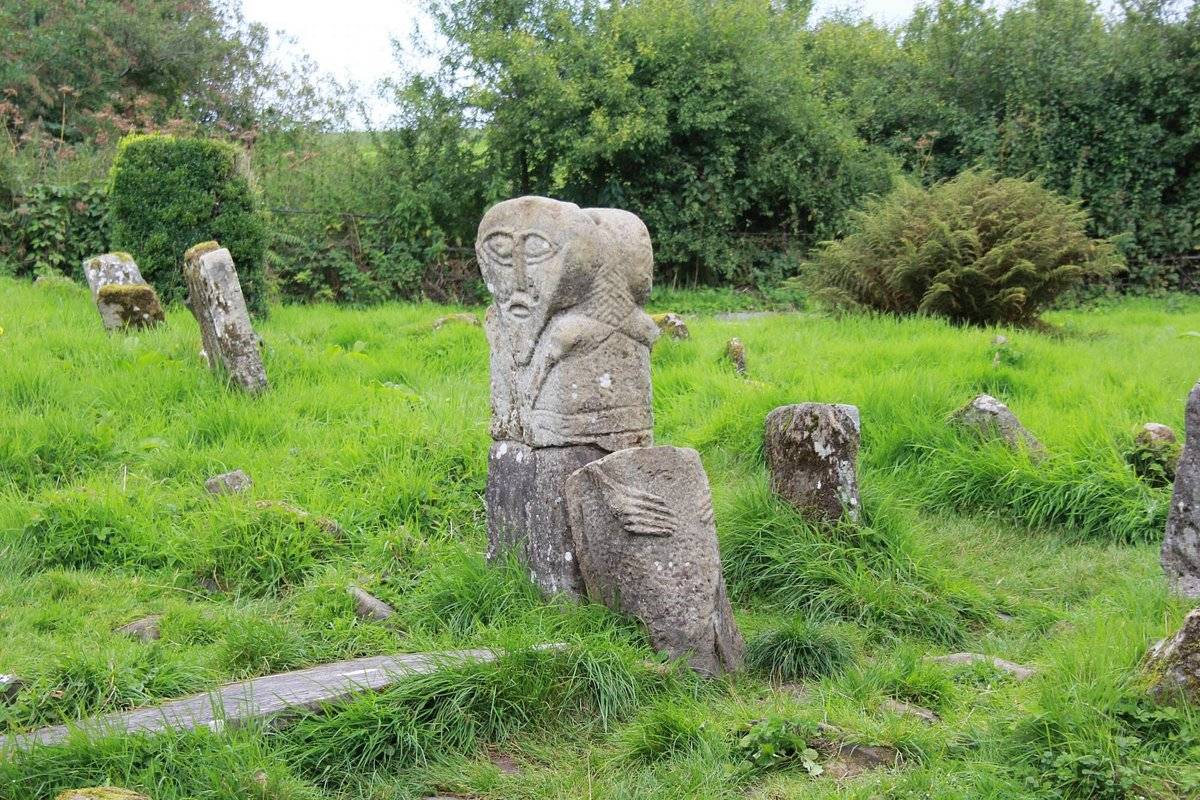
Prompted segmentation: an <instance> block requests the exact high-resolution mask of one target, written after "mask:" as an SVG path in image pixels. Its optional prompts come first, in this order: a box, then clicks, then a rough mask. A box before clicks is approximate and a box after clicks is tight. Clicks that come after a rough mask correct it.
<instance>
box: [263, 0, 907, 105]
mask: <svg viewBox="0 0 1200 800" xmlns="http://www.w3.org/2000/svg"><path fill="white" fill-rule="evenodd" d="M914 5H916V0H817V3H816V8H817V14H818V15H821V14H822V13H825V12H828V11H830V10H833V9H841V8H859V9H862V10H863V11H864V12H865V13H866V14H868V15H870V16H872V17H874V18H875V19H877V20H879V21H880V22H885V23H895V22H899V21H901V20H902V19H904V17H905V16H907V15H908V13H909V12H910V11H911V10H912V8H913V6H914ZM243 10H244V13H245V15H246V18H247V19H250V20H254V21H255V22H261V23H263V24H264V25H266V26H267V27H268V28H269V29H270V30H271V31H272V32H274V31H284V32H285V33H287V34H288V35H290V36H291V37H292V38H294V39H295V40H296V43H297V44H298V46H299V48H300V49H301V50H303V51H304V52H306V53H308V54H309V55H310V56H312V57H313V58H314V59H316V61H317V64H318V65H320V67H321V69H323V70H324V71H326V72H328V73H331V74H332V75H333V76H334V77H336V78H338V79H339V80H347V79H348V80H351V81H353V82H354V83H356V84H358V85H359V87H360V88H362V89H363V90H366V91H364V94H370V95H371V96H372V97H373V96H374V95H373V89H374V87H375V85H376V84H377V83H378V82H379V80H380V79H381V78H384V77H387V76H394V75H395V74H396V61H395V58H394V56H393V53H392V46H391V41H392V39H393V38H398V39H400V40H401V41H403V42H405V43H407V42H408V41H409V39H410V37H411V35H412V33H413V31H414V30H416V28H417V26H419V25H424V26H425V28H426V29H428V27H429V23H428V20H425V19H424V18H423V17H422V15H421V13H420V10H419V0H332V1H331V0H324V1H323V2H296V0H243ZM389 110H390V109H389V108H388V105H387V104H386V103H385V102H383V101H380V100H377V99H375V100H373V108H372V116H373V117H374V118H375V122H376V123H380V122H383V121H384V120H385V119H386V117H387V115H388V112H389Z"/></svg>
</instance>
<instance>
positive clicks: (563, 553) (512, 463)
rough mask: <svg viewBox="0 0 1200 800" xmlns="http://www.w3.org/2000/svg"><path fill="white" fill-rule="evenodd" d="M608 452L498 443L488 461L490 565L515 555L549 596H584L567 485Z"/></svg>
mask: <svg viewBox="0 0 1200 800" xmlns="http://www.w3.org/2000/svg"><path fill="white" fill-rule="evenodd" d="M605 455H607V453H606V452H605V451H604V450H603V449H601V448H599V447H595V446H592V445H578V446H575V447H530V446H529V445H527V444H522V443H520V442H495V443H494V444H493V445H492V449H491V452H490V454H489V457H488V478H487V491H486V500H487V518H488V560H489V561H491V560H494V559H496V558H498V557H502V556H504V555H506V554H508V553H513V554H515V555H516V556H517V558H519V559H520V560H521V561H522V563H524V564H525V565H526V566H528V567H529V572H530V578H531V580H533V582H534V583H536V584H537V586H538V588H539V589H540V590H541V591H542V592H543V593H544V594H562V595H566V596H567V597H570V598H580V597H582V596H583V578H582V577H581V576H580V574H579V563H578V559H577V558H576V557H575V552H574V551H575V542H574V539H573V538H572V536H571V528H570V520H569V518H568V515H567V504H566V500H565V499H564V497H563V486H564V484H565V483H566V481H567V478H569V477H570V476H571V474H572V473H573V472H575V470H577V469H579V468H580V467H582V466H584V465H585V464H589V463H591V462H592V461H595V460H596V459H598V458H603V457H604V456H605Z"/></svg>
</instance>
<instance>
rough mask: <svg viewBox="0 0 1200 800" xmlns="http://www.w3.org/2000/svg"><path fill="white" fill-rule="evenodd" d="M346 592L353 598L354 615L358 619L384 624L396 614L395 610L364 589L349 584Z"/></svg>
mask: <svg viewBox="0 0 1200 800" xmlns="http://www.w3.org/2000/svg"><path fill="white" fill-rule="evenodd" d="M348 591H349V592H350V596H351V597H353V598H354V613H355V614H356V615H357V616H358V618H359V619H366V620H373V621H375V622H386V621H387V620H389V619H391V618H392V616H393V615H394V614H395V613H396V609H394V608H392V607H391V606H390V605H388V604H387V603H385V602H383V601H382V600H380V599H379V598H378V597H376V596H375V595H373V594H371V593H370V592H368V591H366V590H365V589H362V588H360V587H358V586H355V585H353V584H351V585H350V587H349V589H348Z"/></svg>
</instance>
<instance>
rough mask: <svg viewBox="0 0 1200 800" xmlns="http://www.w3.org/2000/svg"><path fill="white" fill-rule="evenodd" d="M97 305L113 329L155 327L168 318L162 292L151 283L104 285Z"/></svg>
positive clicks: (102, 318)
mask: <svg viewBox="0 0 1200 800" xmlns="http://www.w3.org/2000/svg"><path fill="white" fill-rule="evenodd" d="M96 309H97V310H98V311H99V312H100V319H101V320H102V321H103V322H104V329H105V330H109V331H117V330H124V329H127V328H152V327H154V326H155V325H161V324H162V323H163V322H164V321H165V320H166V315H165V314H164V313H163V308H162V303H160V302H159V300H158V292H156V291H154V287H153V286H151V285H149V284H147V283H140V284H132V285H124V284H121V285H118V284H109V285H107V286H101V287H100V291H99V293H98V295H97V297H96Z"/></svg>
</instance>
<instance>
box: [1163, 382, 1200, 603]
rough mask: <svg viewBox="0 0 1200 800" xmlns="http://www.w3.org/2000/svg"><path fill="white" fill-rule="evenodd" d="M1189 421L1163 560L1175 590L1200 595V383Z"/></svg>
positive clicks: (1192, 398)
mask: <svg viewBox="0 0 1200 800" xmlns="http://www.w3.org/2000/svg"><path fill="white" fill-rule="evenodd" d="M1185 421H1186V422H1185V430H1184V440H1183V451H1182V452H1181V453H1180V455H1179V464H1178V466H1177V467H1176V468H1175V489H1174V492H1173V493H1172V495H1171V508H1170V511H1169V512H1168V514H1167V531H1166V535H1164V536H1163V543H1162V553H1161V556H1160V561H1161V563H1162V568H1163V573H1164V574H1165V575H1166V578H1167V583H1168V584H1169V585H1170V586H1171V589H1172V591H1174V592H1177V593H1179V594H1181V595H1183V596H1184V597H1200V383H1197V384H1196V385H1195V386H1194V387H1192V391H1191V393H1190V394H1189V395H1188V399H1187V410H1186V412H1185Z"/></svg>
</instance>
